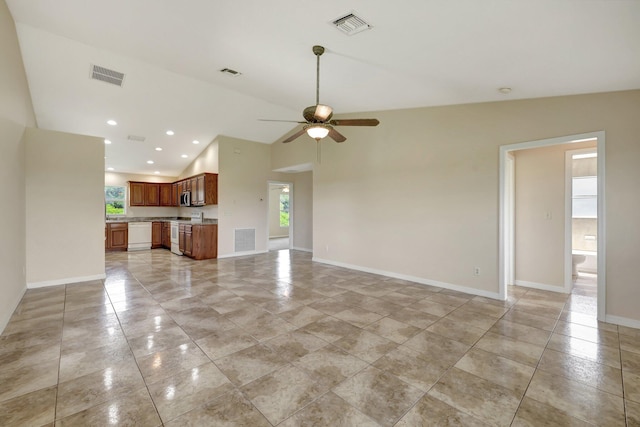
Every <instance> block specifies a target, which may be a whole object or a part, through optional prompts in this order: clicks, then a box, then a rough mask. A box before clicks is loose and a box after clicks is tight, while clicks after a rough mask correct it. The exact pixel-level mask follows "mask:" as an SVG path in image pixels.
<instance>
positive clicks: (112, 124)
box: [107, 120, 118, 126]
mask: <svg viewBox="0 0 640 427" xmlns="http://www.w3.org/2000/svg"><path fill="white" fill-rule="evenodd" d="M107 124H108V125H111V126H115V125H117V124H118V122H116V121H115V120H107Z"/></svg>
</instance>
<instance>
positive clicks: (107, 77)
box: [91, 65, 124, 87]
mask: <svg viewBox="0 0 640 427" xmlns="http://www.w3.org/2000/svg"><path fill="white" fill-rule="evenodd" d="M91 78H92V79H94V80H100V81H103V82H105V83H109V84H112V85H116V86H120V87H122V83H123V82H124V73H121V72H119V71H114V70H110V69H108V68H105V67H101V66H99V65H92V66H91Z"/></svg>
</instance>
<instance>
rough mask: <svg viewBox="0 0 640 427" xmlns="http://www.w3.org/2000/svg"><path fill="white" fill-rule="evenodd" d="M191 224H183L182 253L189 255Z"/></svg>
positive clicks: (191, 247)
mask: <svg viewBox="0 0 640 427" xmlns="http://www.w3.org/2000/svg"><path fill="white" fill-rule="evenodd" d="M192 229H193V226H192V225H188V224H187V225H185V226H184V251H183V254H184V255H186V256H188V257H191V256H193V240H192Z"/></svg>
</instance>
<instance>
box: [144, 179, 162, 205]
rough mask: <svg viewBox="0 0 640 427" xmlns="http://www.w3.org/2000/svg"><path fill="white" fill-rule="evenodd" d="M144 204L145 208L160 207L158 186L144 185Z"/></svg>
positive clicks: (151, 183) (154, 184) (150, 183)
mask: <svg viewBox="0 0 640 427" xmlns="http://www.w3.org/2000/svg"><path fill="white" fill-rule="evenodd" d="M144 204H145V206H160V184H156V183H153V182H147V183H145V188H144Z"/></svg>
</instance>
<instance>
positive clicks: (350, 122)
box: [329, 119, 380, 126]
mask: <svg viewBox="0 0 640 427" xmlns="http://www.w3.org/2000/svg"><path fill="white" fill-rule="evenodd" d="M329 124H330V125H333V126H378V124H380V122H379V121H378V119H342V120H331V121H330V122H329Z"/></svg>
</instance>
